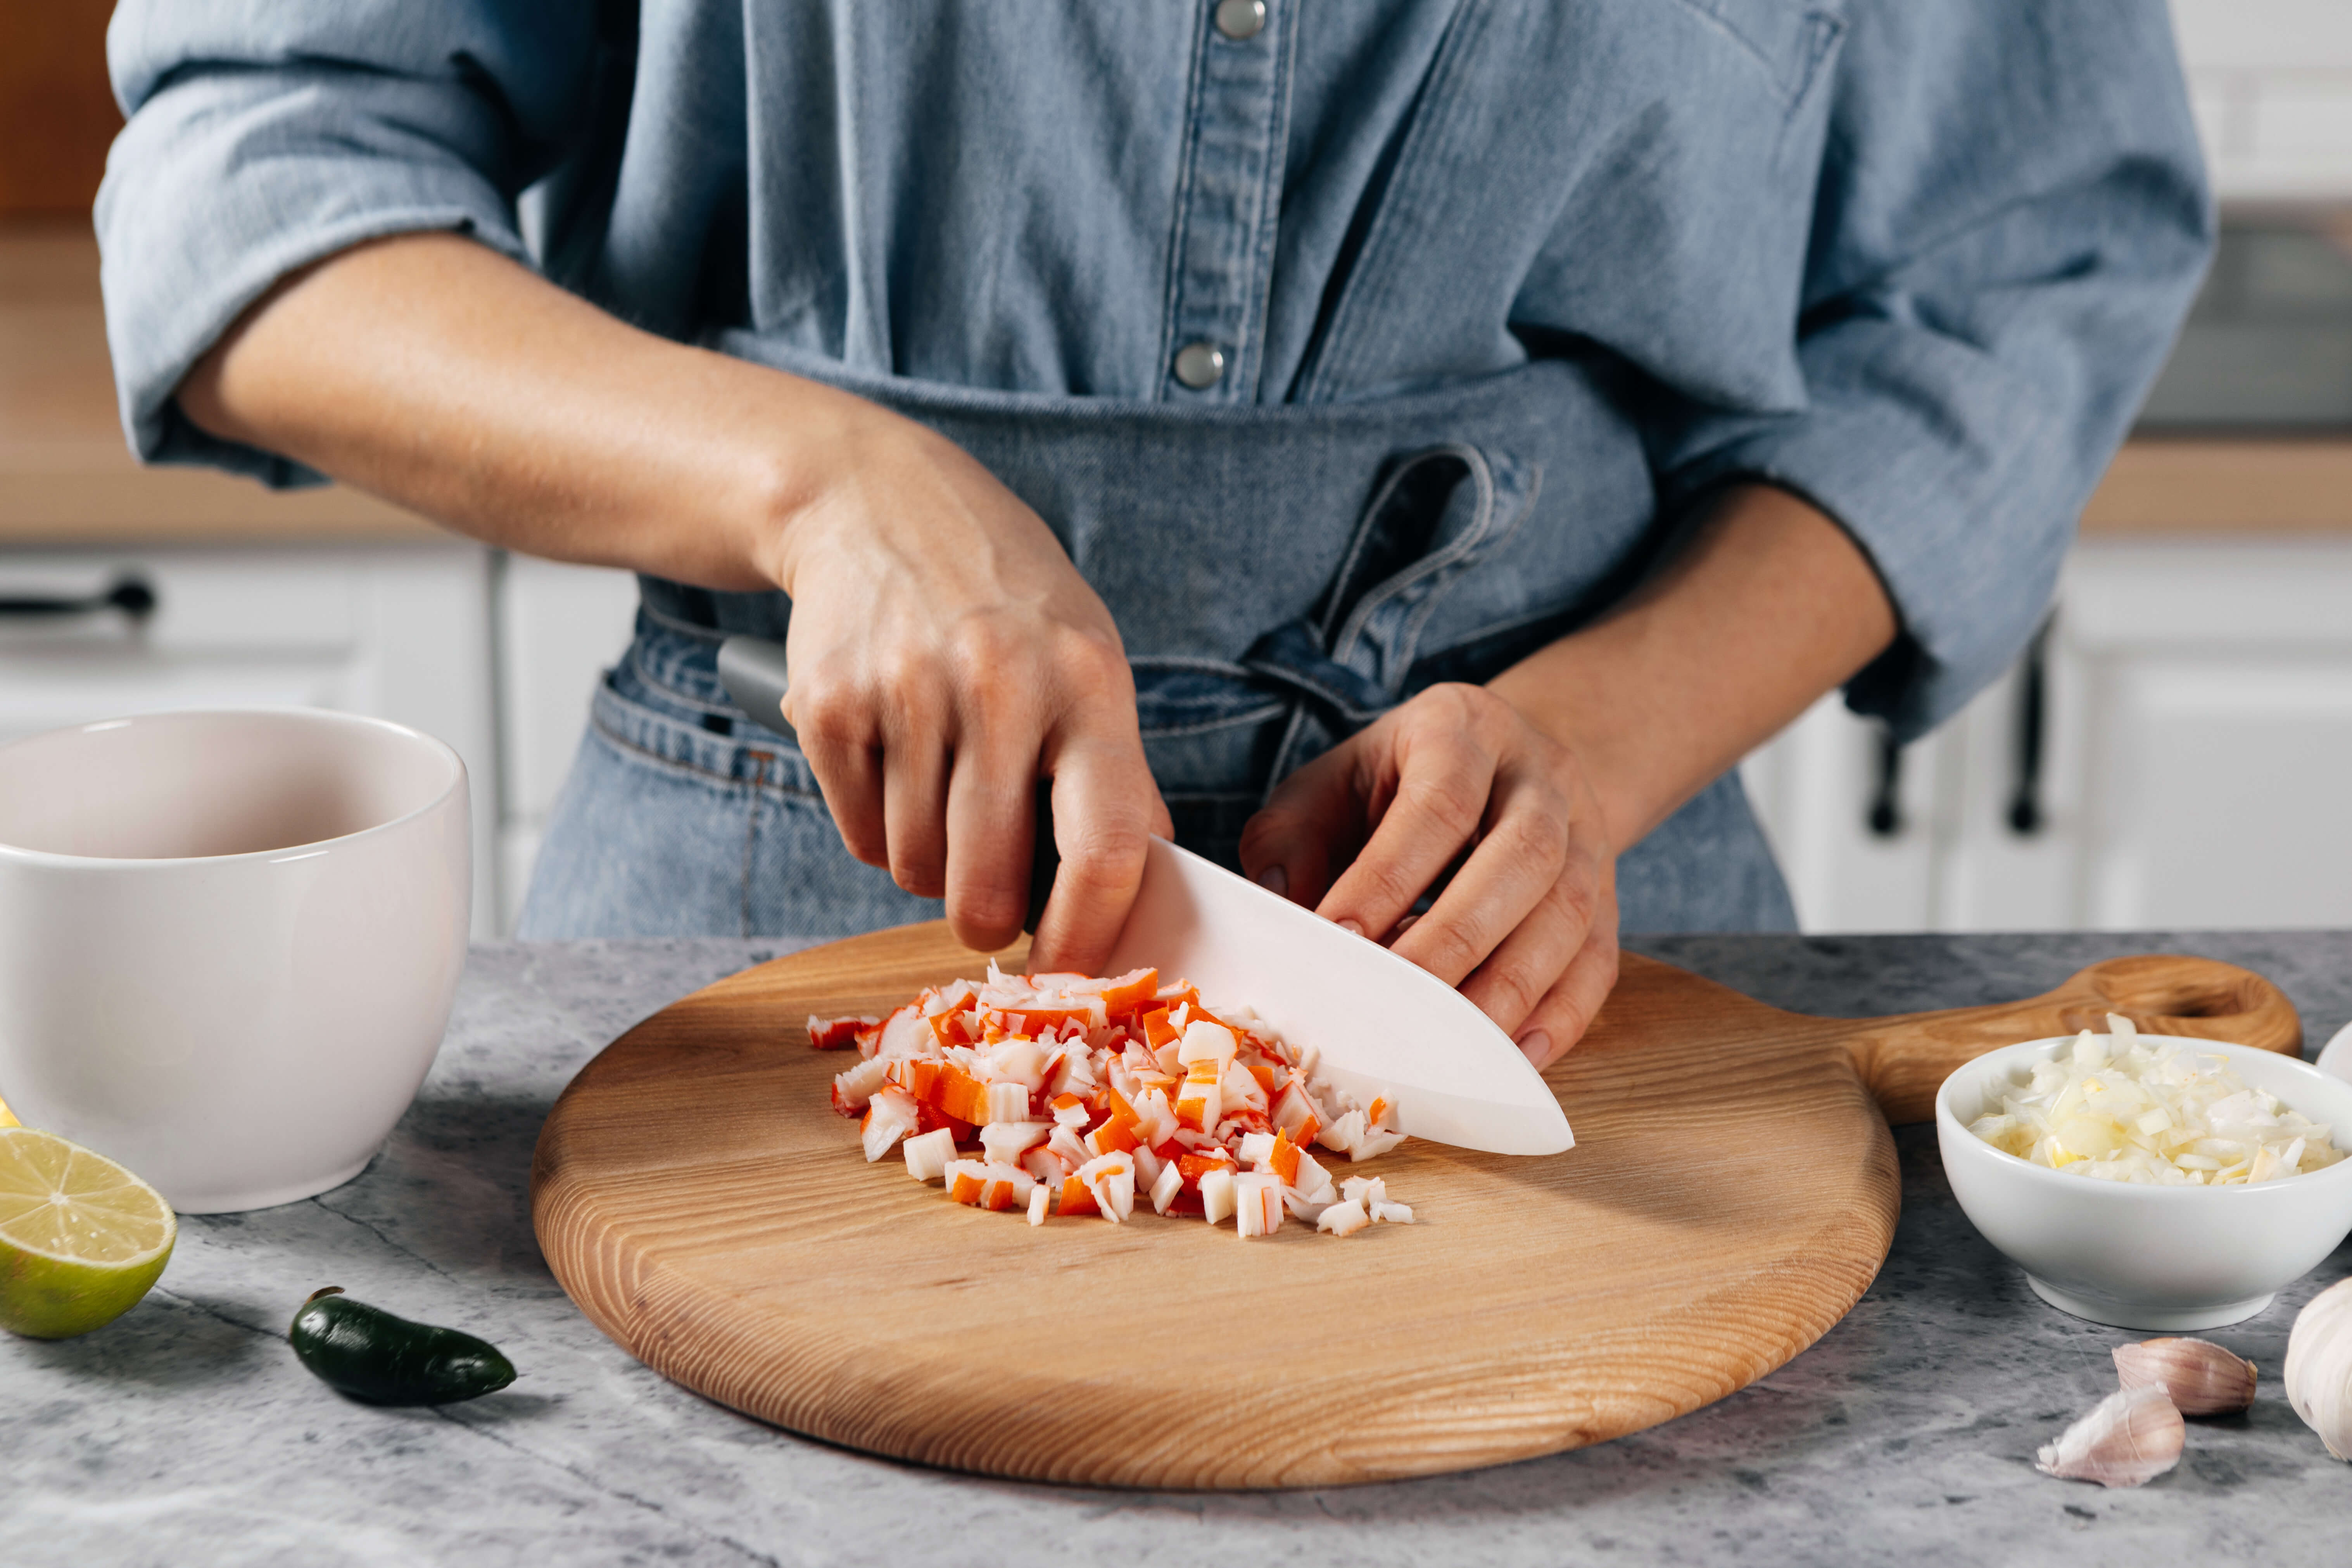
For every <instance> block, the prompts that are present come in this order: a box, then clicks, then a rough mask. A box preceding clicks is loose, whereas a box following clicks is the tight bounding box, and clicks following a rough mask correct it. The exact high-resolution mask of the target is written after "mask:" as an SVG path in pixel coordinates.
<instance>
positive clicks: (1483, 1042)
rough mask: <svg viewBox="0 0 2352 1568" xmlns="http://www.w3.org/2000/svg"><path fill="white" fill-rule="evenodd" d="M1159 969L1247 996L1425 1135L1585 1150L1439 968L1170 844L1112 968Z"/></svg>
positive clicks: (1240, 1000)
mask: <svg viewBox="0 0 2352 1568" xmlns="http://www.w3.org/2000/svg"><path fill="white" fill-rule="evenodd" d="M1146 966H1150V967H1152V968H1156V969H1158V970H1159V971H1160V977H1161V979H1162V980H1163V981H1166V980H1174V979H1177V978H1179V977H1181V978H1182V979H1184V980H1188V981H1190V982H1191V983H1192V984H1194V985H1195V986H1197V987H1199V988H1200V992H1201V994H1202V998H1203V999H1204V1000H1205V1001H1206V1002H1207V1003H1208V1004H1209V1005H1210V1006H1212V1007H1214V1006H1216V1005H1218V1004H1219V1003H1221V1002H1222V1003H1223V1004H1224V1005H1228V1006H1236V1005H1246V1006H1248V1007H1250V1008H1251V1009H1253V1010H1254V1011H1255V1013H1256V1014H1257V1016H1259V1017H1260V1018H1262V1019H1264V1020H1265V1022H1266V1023H1267V1024H1269V1025H1271V1026H1273V1027H1274V1028H1275V1029H1276V1031H1278V1032H1279V1033H1280V1034H1281V1036H1282V1037H1283V1038H1284V1039H1285V1040H1286V1041H1287V1042H1288V1043H1289V1044H1290V1045H1291V1046H1292V1047H1294V1048H1297V1049H1304V1048H1306V1047H1310V1046H1311V1047H1314V1048H1315V1049H1316V1050H1317V1051H1318V1053H1319V1055H1320V1057H1321V1058H1322V1059H1321V1063H1320V1066H1319V1067H1318V1069H1317V1071H1318V1075H1319V1076H1320V1077H1322V1078H1325V1079H1328V1080H1329V1081H1330V1082H1332V1083H1333V1084H1335V1085H1337V1086H1338V1087H1339V1088H1340V1089H1345V1090H1347V1091H1348V1093H1349V1094H1350V1095H1352V1096H1354V1097H1355V1099H1356V1101H1357V1102H1358V1103H1359V1104H1361V1105H1369V1104H1370V1103H1371V1100H1372V1098H1373V1096H1375V1095H1379V1096H1381V1097H1383V1098H1385V1099H1387V1100H1389V1101H1390V1102H1391V1103H1392V1104H1393V1105H1395V1107H1396V1108H1397V1125H1398V1127H1399V1129H1400V1130H1402V1131H1404V1132H1407V1133H1410V1134H1411V1135H1412V1136H1413V1137H1415V1138H1426V1139H1429V1140H1430V1141H1431V1142H1437V1143H1451V1144H1454V1145H1456V1146H1457V1147H1460V1148H1464V1149H1480V1150H1485V1151H1486V1152H1490V1153H1496V1154H1557V1153H1559V1152H1561V1151H1562V1150H1565V1149H1569V1148H1572V1147H1574V1145H1575V1143H1576V1135H1575V1134H1574V1133H1573V1132H1571V1131H1570V1130H1569V1125H1568V1117H1567V1114H1566V1113H1565V1112H1564V1111H1562V1110H1560V1105H1559V1097H1558V1096H1557V1095H1555V1094H1553V1093H1552V1091H1551V1089H1549V1087H1548V1086H1547V1085H1546V1084H1545V1083H1544V1080H1543V1075H1542V1074H1540V1073H1538V1072H1537V1071H1536V1069H1535V1065H1534V1064H1533V1063H1531V1062H1529V1061H1528V1058H1526V1057H1524V1056H1522V1055H1521V1054H1520V1052H1519V1047H1517V1045H1515V1044H1513V1043H1512V1040H1511V1037H1509V1036H1508V1035H1507V1034H1505V1033H1504V1032H1503V1031H1502V1030H1501V1029H1500V1028H1498V1027H1496V1024H1495V1021H1494V1020H1493V1019H1491V1018H1489V1017H1487V1016H1486V1014H1484V1013H1482V1012H1480V1011H1479V1010H1478V1008H1477V1006H1476V1005H1475V1004H1474V1003H1473V1002H1471V1000H1470V999H1469V998H1468V997H1466V996H1465V995H1463V994H1462V993H1461V992H1459V991H1456V990H1455V989H1454V987H1453V986H1451V985H1448V984H1445V982H1444V981H1443V980H1440V979H1439V978H1437V976H1435V975H1434V974H1432V973H1429V971H1427V970H1425V969H1423V968H1422V967H1421V966H1420V965H1419V964H1417V963H1412V961H1411V960H1409V959H1403V958H1400V957H1398V956H1397V955H1396V954H1395V953H1393V952H1390V951H1389V950H1388V949H1387V948H1385V947H1382V946H1381V944H1380V943H1378V942H1372V941H1370V939H1368V938H1365V937H1360V936H1357V935H1355V934H1354V933H1353V932H1351V931H1346V930H1344V929H1342V928H1341V927H1339V926H1337V925H1334V924H1333V923H1332V922H1331V921H1327V920H1325V919H1324V918H1323V917H1322V916H1320V915H1318V914H1317V913H1315V912H1314V911H1313V910H1307V909H1303V908H1301V907H1300V906H1298V905H1297V904H1294V903H1292V902H1291V901H1290V900H1287V899H1285V898H1282V897H1280V896H1279V895H1277V894H1275V893H1272V892H1269V891H1267V890H1266V889H1264V888H1261V887H1259V886H1258V885H1257V884H1256V883H1255V882H1252V881H1250V880H1249V879H1246V878H1243V877H1237V876H1235V875H1234V874H1233V873H1232V872H1231V871H1228V870H1226V869H1225V868H1223V867H1222V866H1219V865H1217V864H1216V863H1215V862H1214V861H1211V860H1206V859H1203V858H1201V857H1200V856H1198V855H1195V854H1193V853H1192V851H1190V850H1188V849H1183V848H1180V847H1178V846H1176V845H1173V844H1171V843H1169V842H1168V841H1167V840H1165V839H1160V838H1155V839H1153V840H1152V841H1151V846H1150V858H1149V859H1148V860H1147V861H1146V863H1145V866H1144V872H1143V886H1142V889H1141V890H1140V891H1139V893H1138V894H1137V895H1136V900H1135V907H1134V908H1133V909H1132V910H1129V913H1128V917H1127V924H1126V925H1125V926H1124V927H1123V928H1122V929H1121V930H1120V931H1119V934H1118V942H1117V943H1116V944H1115V945H1114V946H1113V947H1112V949H1111V956H1110V961H1109V963H1108V964H1106V965H1105V970H1106V973H1111V974H1121V973H1126V972H1127V971H1129V970H1131V969H1139V968H1143V967H1146Z"/></svg>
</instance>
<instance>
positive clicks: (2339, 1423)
mask: <svg viewBox="0 0 2352 1568" xmlns="http://www.w3.org/2000/svg"><path fill="white" fill-rule="evenodd" d="M2286 1401H2287V1403H2288V1404H2289V1405H2294V1413H2295V1414H2296V1415H2300V1416H2302V1417H2303V1420H2304V1424H2305V1426H2309V1427H2310V1428H2311V1429H2312V1430H2313V1431H2315V1432H2316V1433H2318V1434H2319V1440H2320V1441H2321V1442H2323V1443H2325V1444H2326V1445H2327V1451H2328V1453H2329V1454H2331V1455H2333V1456H2334V1457H2335V1458H2339V1459H2352V1279H2338V1280H2337V1281H2336V1283H2335V1284H2333V1285H2330V1286H2329V1287H2328V1288H2327V1289H2325V1290H2322V1291H2321V1292H2320V1293H2319V1294H2318V1295H2316V1296H2314V1297H2313V1298H2312V1299H2311V1300H2309V1301H2308V1302H2306V1303H2305V1305H2304V1309H2303V1310H2302V1311H2300V1312H2297V1313H2296V1314H2295V1315H2294V1332H2292V1333H2290V1334H2289V1335H2287V1340H2286Z"/></svg>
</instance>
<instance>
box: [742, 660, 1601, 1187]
mask: <svg viewBox="0 0 2352 1568" xmlns="http://www.w3.org/2000/svg"><path fill="white" fill-rule="evenodd" d="M719 681H720V683H721V684H722V685H724V686H725V687H726V689H727V694H728V695H729V696H730V698H732V699H733V700H734V702H735V705H736V706H737V707H739V708H740V709H742V710H743V711H744V712H745V713H747V714H749V715H751V718H752V719H753V720H754V721H757V722H759V723H760V724H761V725H763V726H765V727H766V728H767V729H769V730H771V731H774V732H775V733H776V734H778V735H781V736H783V737H785V738H786V739H791V738H792V726H791V725H790V724H788V723H787V722H785V721H784V717H783V699H784V692H785V690H786V681H785V664H784V648H783V645H782V644H781V643H777V642H773V641H771V640H769V639H767V638H764V637H729V638H727V639H726V640H725V641H724V642H722V643H721V644H720V645H719ZM1058 863H1059V862H1058V859H1057V858H1056V856H1055V849H1054V823H1053V814H1052V810H1051V806H1050V802H1049V786H1048V785H1047V784H1043V783H1041V784H1039V785H1038V790H1037V823H1036V832H1035V837H1034V864H1033V865H1032V868H1031V871H1030V878H1029V917H1028V921H1027V923H1026V924H1025V925H1024V927H1023V929H1024V930H1025V931H1033V932H1034V931H1035V930H1036V929H1037V917H1038V915H1039V913H1040V912H1041V911H1042V910H1044V908H1045V894H1046V891H1047V889H1049V888H1050V887H1051V886H1052V884H1053V879H1054V872H1055V868H1056V866H1057V865H1058ZM1105 967H1106V973H1112V974H1119V973H1126V972H1127V971H1129V970H1130V969H1141V968H1153V969H1157V970H1158V971H1159V972H1160V976H1161V978H1162V979H1163V980H1174V979H1177V978H1180V977H1181V978H1182V979H1184V980H1187V981H1190V982H1191V983H1192V984H1194V985H1196V986H1198V987H1199V988H1200V990H1201V993H1202V995H1203V996H1204V997H1205V998H1207V999H1208V1001H1209V1003H1210V1005H1212V1006H1214V1005H1217V1004H1219V1003H1223V1004H1224V1005H1228V1006H1234V1005H1246V1006H1248V1007H1250V1008H1251V1009H1253V1010H1254V1011H1255V1013H1256V1014H1257V1016H1259V1017H1260V1018H1262V1019H1263V1020H1265V1023H1266V1024H1267V1025H1269V1026H1272V1027H1273V1028H1274V1029H1276V1031H1278V1032H1279V1033H1280V1034H1281V1035H1282V1037H1283V1038H1284V1039H1285V1040H1286V1041H1288V1042H1289V1043H1290V1045H1291V1046H1292V1047H1294V1048H1298V1049H1304V1048H1305V1047H1309V1046H1312V1047H1314V1048H1315V1049H1316V1051H1317V1052H1318V1055H1319V1057H1320V1058H1321V1059H1320V1064H1319V1066H1318V1074H1319V1075H1320V1076H1321V1077H1322V1078H1324V1079H1328V1081H1330V1082H1331V1083H1333V1084H1334V1085H1336V1086H1338V1087H1339V1088H1340V1089H1345V1090H1346V1091H1347V1092H1348V1093H1349V1095H1351V1096H1353V1097H1354V1098H1355V1100H1356V1101H1357V1103H1359V1104H1360V1105H1369V1104H1370V1103H1371V1101H1372V1100H1373V1098H1374V1097H1375V1096H1379V1097H1381V1098H1383V1099H1386V1100H1389V1101H1390V1102H1391V1104H1393V1105H1395V1107H1396V1108H1397V1125H1398V1127H1399V1128H1400V1129H1401V1130H1402V1131H1404V1132H1406V1133H1408V1134H1410V1135H1411V1136H1412V1137H1415V1138H1426V1139H1429V1140H1430V1141H1431V1142H1437V1143H1450V1144H1454V1145H1455V1146H1457V1147H1459V1148H1464V1149H1478V1150H1484V1151H1486V1152H1490V1153H1496V1154H1557V1153H1559V1152H1561V1151H1563V1150H1565V1149H1569V1148H1572V1147H1573V1146H1574V1145H1575V1142H1576V1135H1575V1134H1574V1133H1573V1132H1572V1131H1570V1129H1569V1125H1568V1117H1567V1115H1566V1113H1565V1112H1563V1111H1562V1110H1560V1105H1559V1098H1558V1097H1557V1096H1555V1095H1554V1094H1553V1093H1552V1092H1551V1090H1550V1089H1549V1088H1548V1087H1547V1086H1546V1085H1545V1083H1544V1080H1543V1076H1542V1075H1541V1074H1540V1073H1538V1072H1537V1071H1536V1069H1535V1067H1534V1065H1533V1064H1532V1063H1530V1062H1529V1061H1528V1058H1526V1057H1524V1056H1522V1055H1520V1054H1519V1048H1518V1047H1517V1045H1515V1044H1513V1043H1512V1040H1511V1037H1509V1036H1508V1035H1507V1034H1505V1033H1504V1032H1503V1031H1502V1030H1501V1029H1500V1028H1498V1027H1496V1025H1495V1022H1494V1020H1493V1019H1491V1018H1489V1017H1487V1016H1486V1014H1484V1013H1482V1012H1480V1011H1479V1010H1478V1008H1477V1006H1476V1005H1475V1004H1473V1003H1472V1002H1471V1001H1470V999H1469V998H1468V997H1466V996H1465V995H1463V994H1462V993H1460V992H1459V991H1456V990H1455V989H1454V987H1453V986H1451V985H1448V984H1445V983H1444V981H1442V980H1440V979H1438V978H1437V977H1436V976H1435V975H1433V974H1432V973H1429V972H1428V971H1427V970H1425V969H1423V968H1422V967H1421V966H1420V965H1419V964H1416V963H1412V962H1411V961H1410V960H1407V959H1403V958H1400V957H1398V956H1397V955H1396V954H1395V953H1393V952H1390V951H1389V950H1388V949H1387V948H1384V947H1382V946H1381V944H1380V943H1378V942H1372V941H1370V940H1369V939H1367V938H1364V937H1360V936H1357V935H1355V934H1354V933H1352V932H1350V931H1345V930H1342V929H1341V928H1340V927H1339V926H1337V925H1334V924H1332V923H1331V922H1330V921H1327V920H1325V919H1324V918H1323V917H1322V916H1320V915H1318V914H1316V913H1315V912H1314V911H1313V910H1306V909H1302V908H1300V907H1299V906H1298V905H1297V904H1294V903H1292V902H1291V901H1290V900H1287V899H1285V898H1282V897H1280V896H1279V895H1277V894H1275V893H1272V892H1269V891H1267V890H1266V889H1264V888H1261V887H1259V886H1258V885H1257V884H1256V883H1255V882H1252V881H1250V880H1248V879H1246V878H1243V877H1237V876H1235V875H1234V873H1232V872H1231V871H1228V870H1226V869H1225V868H1223V867H1222V866H1219V865H1217V864H1216V863H1215V862H1214V861H1212V860H1207V859H1203V858H1202V857H1200V856H1198V855H1195V854H1193V853H1192V851H1190V850H1188V849H1183V848H1181V847H1178V846H1176V845H1173V844H1171V843H1169V842H1168V841H1167V840H1165V839H1160V838H1155V839H1153V840H1151V843H1150V852H1149V856H1148V858H1146V860H1145V863H1144V872H1143V884H1142V887H1141V889H1139V891H1138V893H1137V895H1136V900H1135V906H1134V908H1133V909H1131V910H1129V912H1128V917H1127V923H1126V925H1125V926H1124V927H1122V928H1121V930H1120V931H1119V935H1118V942H1116V943H1115V944H1114V945H1113V947H1112V950H1111V956H1110V960H1109V962H1108V964H1107V965H1106V966H1105Z"/></svg>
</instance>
